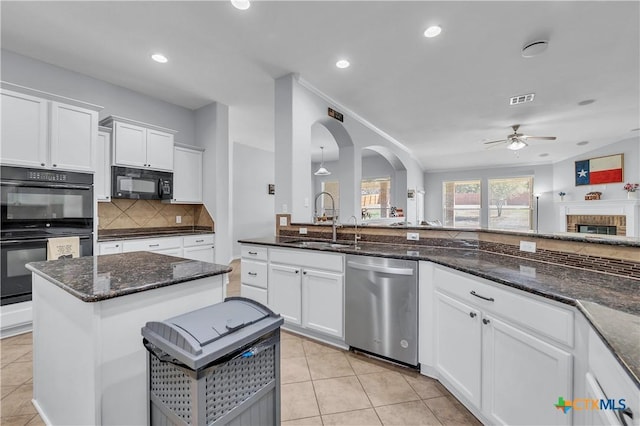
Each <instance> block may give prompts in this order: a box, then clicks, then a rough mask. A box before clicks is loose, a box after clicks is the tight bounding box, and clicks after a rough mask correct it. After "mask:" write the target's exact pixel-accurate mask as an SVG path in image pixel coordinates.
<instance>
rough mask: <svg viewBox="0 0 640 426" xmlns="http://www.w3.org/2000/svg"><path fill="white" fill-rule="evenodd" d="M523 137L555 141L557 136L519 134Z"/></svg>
mask: <svg viewBox="0 0 640 426" xmlns="http://www.w3.org/2000/svg"><path fill="white" fill-rule="evenodd" d="M520 137H521V138H523V139H538V140H543V141H555V140H556V139H557V138H556V137H555V136H528V135H522V136H520Z"/></svg>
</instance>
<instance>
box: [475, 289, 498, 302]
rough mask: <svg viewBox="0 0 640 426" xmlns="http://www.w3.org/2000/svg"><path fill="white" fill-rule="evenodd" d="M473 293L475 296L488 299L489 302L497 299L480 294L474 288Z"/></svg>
mask: <svg viewBox="0 0 640 426" xmlns="http://www.w3.org/2000/svg"><path fill="white" fill-rule="evenodd" d="M471 295H472V296H475V297H479V298H480V299H484V300H488V301H489V302H495V299H494V298H493V297H484V296H480V295H479V294H478V293H476V292H475V291H474V290H471Z"/></svg>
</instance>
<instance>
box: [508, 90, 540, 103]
mask: <svg viewBox="0 0 640 426" xmlns="http://www.w3.org/2000/svg"><path fill="white" fill-rule="evenodd" d="M535 96H536V94H535V93H529V94H528V95H520V96H514V97H513V98H511V99H509V105H518V104H523V103H525V102H531V101H533V98H534V97H535Z"/></svg>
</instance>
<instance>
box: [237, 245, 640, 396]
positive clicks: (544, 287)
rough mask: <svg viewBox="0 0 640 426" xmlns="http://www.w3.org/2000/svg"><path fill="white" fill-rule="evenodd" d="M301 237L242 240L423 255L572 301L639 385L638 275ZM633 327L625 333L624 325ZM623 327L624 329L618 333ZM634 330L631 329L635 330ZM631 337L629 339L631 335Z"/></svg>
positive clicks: (381, 254) (460, 251)
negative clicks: (316, 242)
mask: <svg viewBox="0 0 640 426" xmlns="http://www.w3.org/2000/svg"><path fill="white" fill-rule="evenodd" d="M302 240H303V239H302V238H292V237H264V238H256V239H251V240H240V242H241V243H247V244H259V245H269V246H279V247H287V248H305V249H309V250H321V251H330V252H336V253H344V254H358V255H365V256H378V257H393V258H399V259H408V260H425V261H429V262H434V263H437V264H440V265H443V266H447V267H449V268H453V269H457V270H459V271H462V272H466V273H469V274H472V275H475V276H478V277H481V278H485V279H488V280H491V281H494V282H497V283H501V284H504V285H507V286H509V287H513V288H517V289H519V290H523V291H526V292H529V293H532V294H536V295H538V296H542V297H545V298H548V299H552V300H556V301H559V302H562V303H566V304H568V305H571V306H576V307H577V308H578V310H580V311H581V312H582V313H583V314H584V315H585V316H586V318H587V319H588V320H589V321H590V322H591V324H592V325H593V326H594V327H595V329H596V330H597V331H598V333H599V334H600V335H601V336H602V337H603V339H604V341H605V342H606V343H607V344H608V345H609V347H610V348H611V349H612V351H613V353H614V354H615V355H616V357H617V358H618V359H619V360H620V361H621V363H622V364H623V366H624V367H625V368H626V370H627V371H628V372H629V375H630V376H631V377H632V378H633V380H634V381H635V383H636V385H638V387H640V380H639V378H640V338H637V336H638V335H640V280H637V279H632V278H625V277H620V276H616V275H610V274H604V273H597V272H594V271H592V270H585V269H580V268H575V267H569V266H561V265H556V264H551V263H544V262H538V261H533V260H528V259H524V258H519V257H515V256H507V255H502V254H496V253H490V252H483V251H480V250H477V249H473V248H471V249H469V248H450V247H434V246H415V245H412V246H408V245H401V244H383V243H362V244H359V248H358V249H355V248H354V245H353V241H343V242H342V243H344V244H345V245H347V247H341V248H331V247H327V248H317V247H316V248H310V247H304V246H303V245H302V244H301V243H300V241H302ZM630 328H632V329H634V330H633V332H632V333H629V332H628V331H629V329H630ZM621 330H624V331H625V332H624V333H621ZM634 333H635V334H634ZM634 336H636V338H635V339H634V338H633V337H634Z"/></svg>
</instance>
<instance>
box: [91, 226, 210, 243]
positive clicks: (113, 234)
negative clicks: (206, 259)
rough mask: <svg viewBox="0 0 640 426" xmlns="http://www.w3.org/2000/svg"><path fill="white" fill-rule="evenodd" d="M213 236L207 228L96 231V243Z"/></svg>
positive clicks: (185, 227)
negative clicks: (201, 235) (202, 235)
mask: <svg viewBox="0 0 640 426" xmlns="http://www.w3.org/2000/svg"><path fill="white" fill-rule="evenodd" d="M200 234H214V232H213V231H212V230H211V228H208V227H193V226H184V227H175V228H139V229H112V230H100V231H98V242H99V243H102V242H105V241H119V240H134V239H144V238H160V237H182V236H187V235H200Z"/></svg>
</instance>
